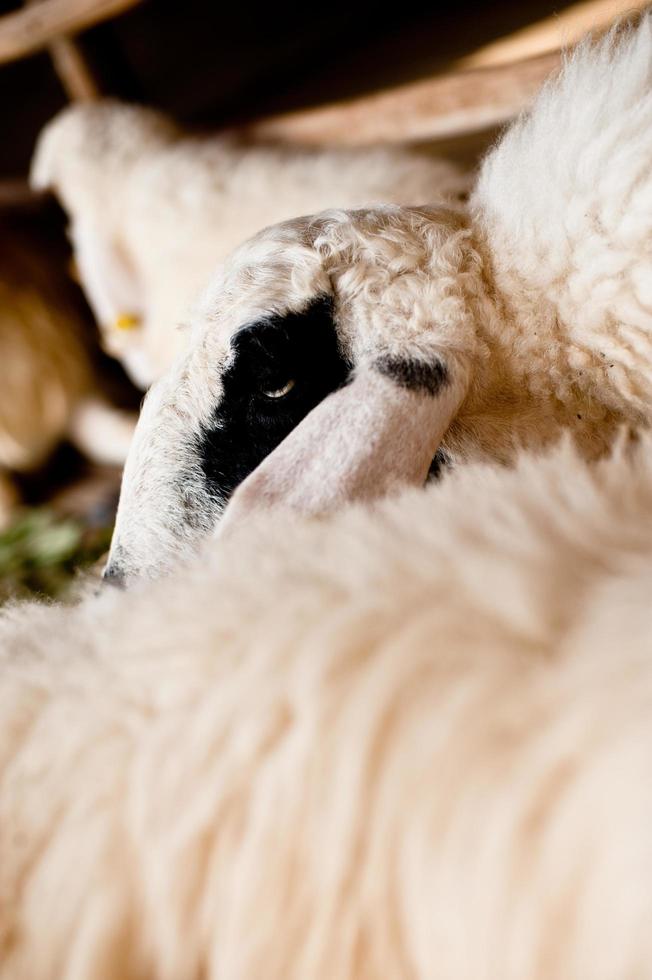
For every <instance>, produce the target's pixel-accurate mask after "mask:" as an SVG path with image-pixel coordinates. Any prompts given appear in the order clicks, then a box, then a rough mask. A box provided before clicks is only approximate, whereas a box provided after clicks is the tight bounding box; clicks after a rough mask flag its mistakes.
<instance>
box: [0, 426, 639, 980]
mask: <svg viewBox="0 0 652 980" xmlns="http://www.w3.org/2000/svg"><path fill="white" fill-rule="evenodd" d="M651 589H652V436H650V435H649V434H644V435H643V436H642V437H641V438H640V442H639V444H638V445H636V444H634V445H632V446H628V445H626V444H622V445H620V446H619V447H618V449H617V450H616V452H615V453H614V454H612V455H611V456H609V457H608V458H606V459H604V460H602V461H600V462H597V463H593V464H588V463H586V462H584V461H583V460H582V458H581V457H580V455H579V453H578V451H577V449H576V448H573V447H572V446H571V445H570V441H569V440H567V442H566V444H565V445H562V446H561V447H559V448H558V449H556V450H555V451H554V452H552V453H551V454H550V455H545V456H543V457H542V456H541V455H540V454H537V453H533V454H530V455H524V456H523V457H520V458H519V461H518V463H517V465H516V466H515V468H514V469H508V468H500V467H495V466H491V465H488V464H470V465H469V466H468V467H460V468H458V470H457V471H455V472H453V473H451V475H450V476H449V477H448V478H447V480H444V481H442V482H440V483H434V484H432V485H431V486H430V487H429V488H427V489H426V490H425V491H423V490H418V489H415V488H411V489H407V490H404V491H402V493H401V494H400V495H398V496H397V497H395V498H393V499H387V500H385V501H382V502H379V503H377V504H376V505H375V506H374V507H367V506H364V505H353V506H349V507H347V508H344V509H342V510H340V511H338V512H337V513H335V514H332V515H330V516H329V517H324V518H321V519H316V518H302V517H294V516H292V515H290V514H289V513H287V512H283V513H279V514H278V515H277V517H276V518H275V520H273V521H272V520H267V519H265V517H264V515H262V516H261V515H258V516H257V518H256V519H255V520H254V521H252V523H251V525H249V526H246V525H240V526H238V527H235V528H234V529H233V531H232V534H231V535H230V536H229V537H228V538H226V539H223V540H221V541H219V542H215V541H209V542H206V543H205V544H204V548H203V553H202V555H201V556H200V557H198V558H196V559H195V560H194V562H192V563H191V564H190V565H189V566H188V567H187V568H183V569H177V570H176V571H175V572H173V573H172V574H171V575H170V576H169V577H168V578H164V579H159V580H158V581H155V582H147V581H145V582H142V583H139V584H138V585H137V586H135V587H134V588H133V589H130V590H128V591H125V592H123V591H121V590H114V589H104V590H102V591H101V593H100V594H99V595H97V596H89V597H87V598H85V599H83V600H82V601H81V602H80V604H78V605H76V606H72V607H65V606H47V605H28V606H27V607H26V608H25V607H15V608H13V609H11V610H9V611H5V612H4V614H3V615H2V616H0V671H1V673H2V685H0V895H1V896H2V899H1V901H2V915H1V916H0V978H2V980H16V978H18V977H20V978H21V980H73V978H74V980H98V978H102V980H142V978H145V977H157V978H158V980H195V978H198V977H202V978H204V980H217V978H219V980H245V978H246V980H250V978H251V980H253V978H256V980H258V978H261V977H264V978H265V980H295V978H296V980H298V978H300V980H381V978H383V980H385V978H387V977H391V978H392V980H402V978H406V980H407V978H411V980H429V978H435V977H436V978H442V977H443V978H446V980H495V978H497V977H500V978H501V980H524V978H527V980H535V978H539V977H541V978H544V977H545V978H557V977H559V978H561V977H563V978H564V980H587V978H589V977H590V978H591V980H623V978H624V977H647V976H649V974H650V963H651V962H652V931H651V930H650V928H649V923H650V918H651V916H652V890H651V889H650V887H649V882H650V867H651V866H652V829H651V828H652V781H650V779H649V778H648V773H649V769H650V760H651V758H652V661H651V660H650V655H649V654H650V641H651V619H650V603H649V597H650V591H651Z"/></svg>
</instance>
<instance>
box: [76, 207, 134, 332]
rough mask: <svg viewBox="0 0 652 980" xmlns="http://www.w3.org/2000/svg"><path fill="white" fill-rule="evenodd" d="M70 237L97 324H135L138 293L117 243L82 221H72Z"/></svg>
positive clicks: (122, 252) (130, 271) (127, 262)
mask: <svg viewBox="0 0 652 980" xmlns="http://www.w3.org/2000/svg"><path fill="white" fill-rule="evenodd" d="M70 237H71V239H72V243H73V246H74V249H75V259H76V262H77V267H78V270H79V276H80V279H81V284H82V286H83V287H84V291H85V292H86V295H87V297H88V300H89V303H90V305H91V307H92V309H93V313H94V314H95V318H96V319H97V321H98V323H99V324H100V325H102V326H105V327H107V326H112V325H113V324H115V323H116V322H117V321H118V320H119V318H121V317H131V318H133V320H134V321H137V320H138V319H139V318H140V317H141V316H142V312H143V298H142V290H141V288H140V285H139V283H138V278H137V275H136V271H135V269H134V268H133V265H132V264H131V262H130V261H129V258H128V256H127V255H126V254H125V253H124V251H123V250H122V249H121V248H120V246H119V244H118V243H117V242H114V241H112V240H111V239H110V237H109V236H108V235H107V234H106V233H103V232H102V230H101V229H100V228H99V227H97V225H96V224H95V223H93V222H92V221H89V220H83V219H82V220H75V221H74V222H73V224H72V227H71V232H70Z"/></svg>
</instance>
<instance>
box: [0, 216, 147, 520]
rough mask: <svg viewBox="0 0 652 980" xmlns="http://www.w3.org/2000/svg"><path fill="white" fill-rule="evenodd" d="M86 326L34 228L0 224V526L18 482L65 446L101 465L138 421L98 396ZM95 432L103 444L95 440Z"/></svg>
mask: <svg viewBox="0 0 652 980" xmlns="http://www.w3.org/2000/svg"><path fill="white" fill-rule="evenodd" d="M86 327H87V324H86V322H85V319H84V315H83V313H82V311H81V308H80V304H79V302H77V297H76V295H75V293H74V292H73V291H72V290H71V288H70V283H69V282H68V281H67V278H66V276H65V275H64V274H63V273H60V272H58V271H57V269H56V266H55V265H54V264H53V263H52V255H51V249H50V242H49V241H48V240H47V238H45V237H44V236H43V235H42V234H37V233H35V229H34V226H33V222H31V221H29V220H27V219H25V218H22V219H18V218H17V217H16V216H12V217H9V216H7V215H5V216H4V217H3V220H2V223H1V224H0V363H1V364H2V370H3V380H2V388H1V389H0V526H2V525H4V524H6V523H7V522H8V521H9V520H10V518H11V516H12V512H13V509H14V507H15V505H16V504H17V503H18V501H19V492H18V488H17V486H16V485H15V479H14V478H15V476H16V474H24V473H26V472H30V471H32V470H34V469H37V468H38V467H39V466H41V465H42V464H43V463H44V462H45V461H46V460H47V458H48V456H49V455H50V454H51V453H52V451H53V450H54V449H55V448H56V446H57V445H58V443H59V442H60V441H61V440H62V439H64V438H68V439H70V440H72V441H73V442H74V443H75V444H76V445H77V446H78V447H79V448H80V449H82V451H84V452H86V453H87V454H88V455H90V456H91V457H92V458H93V459H95V460H97V461H100V462H116V461H117V462H120V461H122V460H123V459H124V456H125V455H126V452H127V448H128V446H129V442H130V440H131V436H132V433H133V428H134V426H135V418H134V417H133V416H132V415H131V414H128V413H124V412H121V411H119V410H117V409H113V408H112V407H111V406H109V404H108V403H107V402H106V401H105V400H104V398H103V395H102V394H101V393H99V392H98V389H97V370H96V365H95V364H94V362H93V357H92V354H91V346H90V344H89V342H88V338H87V337H86V335H85V333H86V330H85V328H86ZM98 425H101V426H102V432H103V438H102V439H100V440H98V438H97V435H98V431H97V429H98Z"/></svg>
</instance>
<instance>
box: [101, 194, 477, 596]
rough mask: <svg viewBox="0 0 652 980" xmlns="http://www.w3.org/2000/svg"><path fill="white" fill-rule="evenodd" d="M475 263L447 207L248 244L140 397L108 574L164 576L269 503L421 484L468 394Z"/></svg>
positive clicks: (367, 213)
mask: <svg viewBox="0 0 652 980" xmlns="http://www.w3.org/2000/svg"><path fill="white" fill-rule="evenodd" d="M469 262H471V263H472V262H473V250H472V248H471V246H470V236H469V233H468V230H467V229H466V227H465V224H464V220H463V218H462V216H461V215H460V214H459V213H458V212H456V211H453V210H443V209H440V210H436V209H411V208H398V207H381V208H374V209H371V210H364V211H354V212H327V213H325V214H322V215H320V216H318V217H313V218H305V219H300V220H296V221H292V222H288V223H285V224H283V225H278V226H275V227H273V228H270V229H266V230H265V231H264V232H262V233H260V234H259V235H258V236H257V237H256V238H254V239H252V240H251V241H250V242H248V243H247V244H245V245H244V246H242V247H241V248H240V249H239V250H238V251H237V252H236V253H234V255H233V256H232V257H231V259H230V260H229V261H227V262H226V263H225V264H224V266H223V267H222V268H221V269H220V270H219V271H218V273H217V275H216V277H215V279H214V281H213V283H212V284H211V285H210V287H209V288H208V290H207V291H206V293H205V295H204V296H203V298H202V300H201V301H200V303H199V305H198V308H197V311H196V315H195V319H194V323H193V326H192V330H191V335H190V338H189V347H188V350H187V352H186V353H185V354H184V356H183V358H182V359H181V360H180V361H178V362H177V363H176V364H175V365H174V367H173V368H172V369H171V370H170V372H169V373H168V374H167V375H166V376H165V377H164V378H162V379H161V381H159V382H158V383H157V384H156V385H155V386H154V387H153V388H152V389H151V391H150V393H149V395H148V396H147V398H146V400H145V404H144V407H143V411H142V414H141V418H140V421H139V425H138V429H137V432H136V436H135V439H134V442H133V445H132V448H131V451H130V455H129V459H128V461H127V465H126V467H125V472H124V478H123V487H122V494H121V500H120V506H119V510H118V518H117V524H116V531H115V535H114V541H113V544H112V549H111V555H110V560H109V564H108V566H107V572H106V576H107V577H108V578H110V579H113V580H117V579H122V578H127V579H129V578H132V577H134V576H137V575H146V576H150V577H155V576H157V575H159V574H161V573H162V572H165V571H166V570H167V569H168V568H169V567H170V566H171V565H173V564H175V563H176V562H177V561H179V560H183V559H184V558H186V557H190V556H191V555H192V554H193V553H194V552H195V551H196V549H197V548H198V546H199V544H200V542H201V540H202V539H203V538H205V537H206V536H208V535H210V534H211V533H212V532H214V531H215V530H216V529H217V528H218V525H219V528H220V532H221V533H222V532H223V530H224V528H228V527H230V526H232V525H234V524H235V523H237V522H238V521H240V520H243V519H246V517H247V516H248V515H249V514H250V512H251V511H252V510H255V509H259V508H260V507H269V506H272V505H274V504H283V505H286V506H290V507H293V508H295V509H296V510H297V511H300V512H304V513H320V512H323V511H326V510H330V509H332V508H334V507H336V506H338V505H340V504H342V503H344V502H345V501H348V500H352V499H371V498H373V497H376V496H380V495H382V494H385V493H387V492H390V491H391V490H392V489H393V488H395V487H396V486H398V485H401V484H405V483H416V484H419V483H423V482H424V481H425V479H426V477H427V474H428V470H429V467H430V464H431V462H432V460H433V457H434V456H435V453H436V451H437V449H438V447H439V443H440V441H441V438H442V435H443V433H444V431H445V429H446V428H447V426H448V424H449V423H450V420H451V418H452V417H453V415H454V414H455V412H456V410H457V408H458V407H459V404H460V402H461V400H462V399H463V397H464V394H465V392H466V388H467V378H468V363H469V354H470V352H471V349H472V346H473V336H474V333H473V329H472V326H471V323H470V314H469V309H468V303H467V299H466V297H465V295H464V292H463V290H462V289H461V288H460V283H461V282H463V281H464V278H465V277H464V269H465V267H466V266H468V264H469ZM460 273H462V275H461V276H460ZM227 503H228V504H229V506H228V507H227Z"/></svg>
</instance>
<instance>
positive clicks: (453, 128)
mask: <svg viewBox="0 0 652 980" xmlns="http://www.w3.org/2000/svg"><path fill="white" fill-rule="evenodd" d="M560 61H561V54H560V52H559V51H553V52H548V53H546V54H542V55H539V56H537V57H534V58H527V59H525V60H523V61H519V62H516V63H515V64H509V65H496V66H491V67H488V68H477V69H470V70H468V71H460V72H453V73H451V74H447V75H441V76H438V77H435V78H430V79H427V80H424V81H419V82H413V83H410V84H408V85H402V86H399V87H398V88H394V89H390V90H387V91H384V92H378V93H374V94H372V95H367V96H363V97H361V98H357V99H351V100H348V101H344V102H337V103H333V104H332V105H327V106H324V107H320V108H317V109H308V110H302V111H300V112H292V113H286V114H283V115H279V116H272V117H270V118H267V119H261V120H258V121H254V122H253V123H250V124H248V125H247V126H245V127H244V128H243V130H241V131H242V132H243V133H244V134H245V135H246V136H248V137H254V138H256V139H270V140H274V141H281V142H293V143H306V144H326V143H327V144H331V145H333V144H340V145H348V146H362V145H369V144H373V143H405V142H416V141H421V140H434V139H441V138H450V137H452V136H455V135H457V134H460V133H467V132H474V131H477V130H481V129H484V128H486V127H489V126H494V125H497V124H500V123H502V122H505V121H506V120H508V119H510V118H511V117H512V116H514V115H516V113H518V112H519V111H520V110H521V109H523V108H524V107H525V106H526V105H528V103H529V102H530V101H531V99H532V98H533V97H534V95H535V94H536V92H537V91H538V90H539V88H540V87H541V84H542V83H543V82H544V81H545V79H546V78H547V77H548V76H549V75H550V74H551V73H552V72H554V71H555V70H557V69H558V67H559V65H560Z"/></svg>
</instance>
